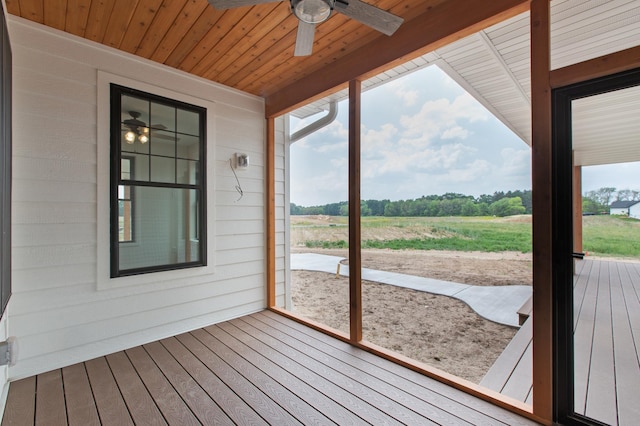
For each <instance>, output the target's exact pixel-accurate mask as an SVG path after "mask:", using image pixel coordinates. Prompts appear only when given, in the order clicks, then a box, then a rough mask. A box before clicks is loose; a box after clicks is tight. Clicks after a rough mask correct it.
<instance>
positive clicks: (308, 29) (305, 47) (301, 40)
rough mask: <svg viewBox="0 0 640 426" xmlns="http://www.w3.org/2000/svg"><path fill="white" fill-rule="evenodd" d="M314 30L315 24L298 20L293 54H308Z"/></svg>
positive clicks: (310, 49) (309, 53) (311, 48)
mask: <svg viewBox="0 0 640 426" xmlns="http://www.w3.org/2000/svg"><path fill="white" fill-rule="evenodd" d="M315 32H316V24H308V23H306V22H302V21H298V34H297V35H296V48H295V50H294V51H293V56H309V55H311V51H312V50H313V36H314V35H315Z"/></svg>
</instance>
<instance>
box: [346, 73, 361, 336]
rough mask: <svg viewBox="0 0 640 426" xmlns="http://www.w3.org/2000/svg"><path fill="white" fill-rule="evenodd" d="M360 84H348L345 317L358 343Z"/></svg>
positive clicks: (359, 303) (359, 292)
mask: <svg viewBox="0 0 640 426" xmlns="http://www.w3.org/2000/svg"><path fill="white" fill-rule="evenodd" d="M361 93H362V88H361V82H360V81H359V80H351V81H350V82H349V317H350V325H351V327H350V338H351V341H352V342H354V343H357V342H360V341H361V340H362V268H361V267H362V259H361V258H360V95H361Z"/></svg>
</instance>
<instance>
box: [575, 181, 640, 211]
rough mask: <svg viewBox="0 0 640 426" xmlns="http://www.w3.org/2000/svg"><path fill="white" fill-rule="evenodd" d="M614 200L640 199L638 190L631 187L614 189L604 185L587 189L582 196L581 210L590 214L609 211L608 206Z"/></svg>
mask: <svg viewBox="0 0 640 426" xmlns="http://www.w3.org/2000/svg"><path fill="white" fill-rule="evenodd" d="M614 201H640V191H637V190H632V189H620V190H618V189H616V188H614V187H610V186H605V187H602V188H599V189H595V190H593V191H587V192H586V193H585V194H584V195H583V196H582V212H583V213H591V214H602V213H609V206H610V205H611V203H613V202H614Z"/></svg>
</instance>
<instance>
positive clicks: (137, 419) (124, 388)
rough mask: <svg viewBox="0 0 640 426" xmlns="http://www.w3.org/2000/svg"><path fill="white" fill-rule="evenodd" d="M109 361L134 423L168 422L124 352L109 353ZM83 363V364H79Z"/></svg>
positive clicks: (158, 423)
mask: <svg viewBox="0 0 640 426" xmlns="http://www.w3.org/2000/svg"><path fill="white" fill-rule="evenodd" d="M106 358H107V362H108V364H109V366H110V367H111V373H112V374H113V377H114V378H115V380H116V383H117V384H118V388H119V389H120V392H121V393H122V397H123V398H124V400H125V401H127V407H128V409H129V413H130V414H131V417H132V419H133V422H134V423H138V424H140V423H144V422H146V423H149V424H154V425H163V424H166V423H167V422H166V421H165V420H164V417H163V416H162V414H161V413H160V410H159V409H158V407H157V406H156V403H155V402H154V401H153V398H152V397H151V395H149V392H147V388H146V387H145V386H144V383H142V380H141V379H140V376H138V373H137V372H136V370H135V368H134V367H133V365H132V364H131V361H130V360H129V357H127V355H126V354H125V353H124V352H116V353H115V354H111V355H108V356H107V357H106ZM78 365H82V364H78Z"/></svg>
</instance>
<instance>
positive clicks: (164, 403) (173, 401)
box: [126, 346, 200, 425]
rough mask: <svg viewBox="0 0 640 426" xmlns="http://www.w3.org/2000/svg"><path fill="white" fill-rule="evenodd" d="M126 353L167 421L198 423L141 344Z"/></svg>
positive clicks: (183, 423)
mask: <svg viewBox="0 0 640 426" xmlns="http://www.w3.org/2000/svg"><path fill="white" fill-rule="evenodd" d="M126 353H127V355H128V356H129V359H130V360H131V363H132V364H133V366H134V367H135V368H136V371H137V372H138V375H140V378H141V379H142V381H143V382H144V384H145V386H146V388H147V389H148V391H149V393H150V394H151V396H152V397H153V400H154V401H155V402H156V404H158V408H159V409H160V411H161V412H162V414H163V416H164V418H165V419H166V420H167V423H169V424H179V425H198V424H200V422H198V419H197V418H196V416H195V415H194V414H193V412H192V411H191V410H190V409H189V407H188V406H187V404H186V403H185V402H184V401H183V400H182V398H181V397H180V395H179V394H178V393H177V392H176V390H175V389H174V388H173V386H172V385H171V383H169V380H168V379H167V377H166V376H165V375H164V374H163V373H162V371H161V370H160V368H158V366H157V365H156V363H155V362H154V361H153V359H151V357H150V356H149V354H148V353H147V351H146V350H145V349H144V348H143V347H142V346H138V347H136V348H133V349H129V350H127V351H126Z"/></svg>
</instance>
